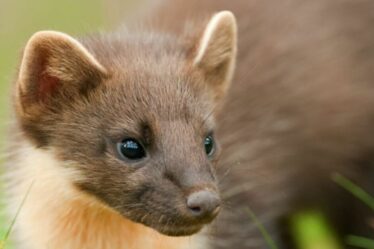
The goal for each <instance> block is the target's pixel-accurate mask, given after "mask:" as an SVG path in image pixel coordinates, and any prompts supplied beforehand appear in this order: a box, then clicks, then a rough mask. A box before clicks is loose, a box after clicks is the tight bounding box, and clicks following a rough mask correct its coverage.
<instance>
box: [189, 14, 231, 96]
mask: <svg viewBox="0 0 374 249" xmlns="http://www.w3.org/2000/svg"><path fill="white" fill-rule="evenodd" d="M236 50H237V25H236V20H235V17H234V15H233V14H232V13H231V12H230V11H221V12H219V13H217V14H215V15H214V16H213V17H212V18H211V20H210V21H209V23H208V25H207V26H206V28H205V31H204V33H203V35H202V37H201V38H200V41H199V44H198V46H197V51H196V54H195V58H194V61H193V63H194V66H196V67H198V68H200V69H202V70H203V72H204V74H205V76H206V81H207V83H208V84H209V85H210V86H211V87H212V88H213V91H214V94H215V97H216V98H218V99H219V98H221V97H223V96H224V94H225V93H226V91H227V89H228V87H229V85H230V82H231V78H232V75H233V72H234V66H235V59H236Z"/></svg>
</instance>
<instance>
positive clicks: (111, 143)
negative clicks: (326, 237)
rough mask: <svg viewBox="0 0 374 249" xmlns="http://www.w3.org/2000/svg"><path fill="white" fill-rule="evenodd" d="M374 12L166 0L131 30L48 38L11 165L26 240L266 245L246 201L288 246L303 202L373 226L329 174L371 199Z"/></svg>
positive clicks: (32, 60) (303, 4) (353, 225)
mask: <svg viewBox="0 0 374 249" xmlns="http://www.w3.org/2000/svg"><path fill="white" fill-rule="evenodd" d="M373 9H374V2H373V1H369V0H362V1H357V0H329V1H326V0H316V1H297V0H286V1H276V0H268V1H256V0H237V1H225V0H204V1H197V0H189V1H184V0H173V1H171V0H165V1H161V2H160V3H157V4H156V5H155V6H153V9H152V10H151V11H150V12H148V13H147V15H145V16H144V17H142V18H140V19H141V20H139V22H138V23H136V25H133V27H134V28H132V25H131V24H129V27H128V29H127V30H124V29H119V30H118V31H115V32H112V33H104V34H96V35H91V36H87V37H83V38H73V37H71V36H69V35H67V34H64V33H60V32H55V31H42V32H38V33H36V34H34V35H33V36H32V37H31V38H30V40H29V41H28V42H27V44H26V46H25V49H24V51H23V55H22V60H21V63H20V67H19V70H18V75H17V77H16V80H15V82H14V84H13V85H14V88H13V90H14V91H13V97H12V100H13V106H14V120H15V125H13V126H12V127H11V129H12V131H11V133H10V135H9V142H10V145H9V151H10V152H11V153H10V154H11V156H10V157H9V158H8V160H7V165H6V166H7V169H6V170H7V172H8V174H7V193H8V196H9V201H8V202H9V210H11V212H10V213H11V214H10V216H12V215H14V212H15V211H14V210H17V207H18V205H20V203H21V202H22V199H23V198H24V196H25V195H26V194H27V197H26V201H25V203H24V205H23V207H22V210H21V212H20V214H19V217H18V219H17V223H16V229H15V231H14V238H15V240H16V242H17V243H18V244H17V245H18V248H25V249H47V248H49V249H50V248H53V249H181V248H186V249H228V248H230V249H232V248H235V249H242V248H243V249H244V248H251V249H256V248H259V249H265V248H268V247H267V244H266V241H265V240H264V239H263V238H262V235H261V233H260V232H259V231H258V229H257V228H256V226H255V224H254V223H253V222H252V221H251V220H250V218H249V215H248V212H247V211H248V210H247V209H248V208H250V209H251V210H252V211H253V212H254V213H255V214H256V215H257V216H258V219H259V220H260V221H261V223H262V224H263V225H264V226H265V228H266V229H267V230H268V232H269V233H270V236H271V237H272V238H273V239H274V240H275V243H276V244H277V246H278V247H279V248H293V244H292V238H291V239H290V236H289V234H288V233H287V218H288V216H289V215H291V214H292V213H293V212H295V211H297V210H298V209H300V208H319V209H321V210H323V211H324V212H325V213H326V215H327V216H328V217H329V218H330V220H331V221H332V223H333V224H334V225H335V227H336V228H337V229H338V230H337V232H338V233H339V234H340V235H342V236H344V235H346V234H349V233H355V234H362V235H365V234H366V233H367V232H370V231H371V232H372V230H370V228H369V225H368V222H367V221H368V218H369V213H368V212H367V210H366V209H365V207H364V205H363V204H362V203H360V202H359V201H357V200H355V198H354V197H352V196H351V195H350V194H349V193H347V192H346V191H344V190H343V189H341V188H340V187H339V186H337V185H336V184H335V183H334V182H333V181H332V180H331V175H332V174H333V173H340V174H342V175H344V176H346V177H348V178H350V179H351V180H352V181H354V182H356V183H358V184H359V185H360V186H361V187H363V188H364V189H366V190H367V191H369V192H370V193H373V190H374V186H373V185H374V183H373V182H374V181H373V179H374V177H373V166H372V165H373V164H372V162H373V152H374V133H373V132H372V130H373V127H374V87H373V79H374V70H373V65H374V33H373V31H372V27H373V26H374V12H373V11H372V10H373ZM139 23H141V25H139ZM140 27H141V28H140ZM237 37H238V38H237ZM237 51H238V52H237ZM235 65H236V66H235ZM12 211H13V213H12ZM212 221H213V222H212Z"/></svg>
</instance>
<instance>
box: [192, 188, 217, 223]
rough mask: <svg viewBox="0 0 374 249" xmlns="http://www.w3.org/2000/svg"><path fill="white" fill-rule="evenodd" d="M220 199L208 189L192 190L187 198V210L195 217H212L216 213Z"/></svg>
mask: <svg viewBox="0 0 374 249" xmlns="http://www.w3.org/2000/svg"><path fill="white" fill-rule="evenodd" d="M220 204H221V199H220V197H219V196H218V194H217V193H215V192H213V191H210V190H200V191H197V192H193V193H192V194H190V195H189V196H188V198H187V207H188V209H189V212H190V214H191V215H192V216H194V217H195V218H206V217H214V216H216V215H217V214H218V211H219V207H220Z"/></svg>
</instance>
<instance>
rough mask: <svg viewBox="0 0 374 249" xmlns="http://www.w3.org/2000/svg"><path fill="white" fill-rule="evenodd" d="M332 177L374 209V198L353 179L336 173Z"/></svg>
mask: <svg viewBox="0 0 374 249" xmlns="http://www.w3.org/2000/svg"><path fill="white" fill-rule="evenodd" d="M332 179H333V181H334V182H336V183H337V184H338V185H339V186H341V187H342V188H344V189H346V190H347V191H349V192H350V193H352V194H353V195H354V196H355V197H356V198H358V199H359V200H361V201H362V202H363V203H365V204H366V205H367V206H368V207H369V208H370V209H372V210H373V211H374V198H373V197H372V196H371V195H369V194H368V193H367V192H366V191H365V190H363V189H362V188H360V187H359V186H357V185H356V184H354V183H353V182H352V181H351V180H349V179H348V178H346V177H344V176H342V175H340V174H338V173H335V174H333V176H332Z"/></svg>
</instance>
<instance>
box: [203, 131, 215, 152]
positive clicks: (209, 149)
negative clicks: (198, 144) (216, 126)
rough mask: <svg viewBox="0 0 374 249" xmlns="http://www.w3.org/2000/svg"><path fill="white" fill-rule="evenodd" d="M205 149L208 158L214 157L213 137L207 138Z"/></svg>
mask: <svg viewBox="0 0 374 249" xmlns="http://www.w3.org/2000/svg"><path fill="white" fill-rule="evenodd" d="M204 147H205V153H206V154H207V155H208V156H212V155H213V154H214V139H213V136H212V135H208V136H206V137H205V140H204Z"/></svg>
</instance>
